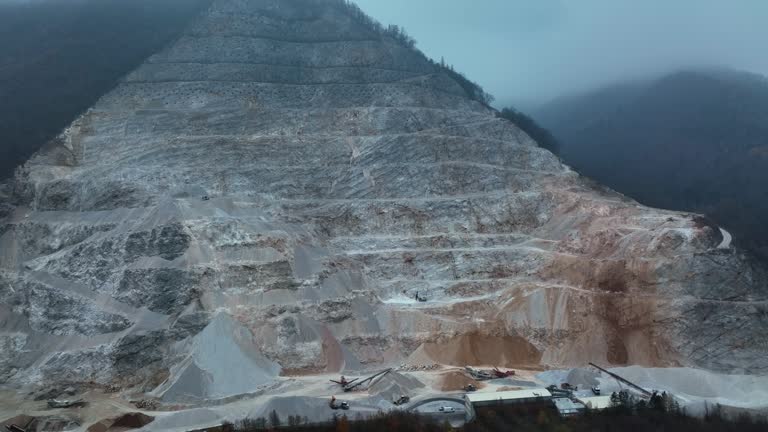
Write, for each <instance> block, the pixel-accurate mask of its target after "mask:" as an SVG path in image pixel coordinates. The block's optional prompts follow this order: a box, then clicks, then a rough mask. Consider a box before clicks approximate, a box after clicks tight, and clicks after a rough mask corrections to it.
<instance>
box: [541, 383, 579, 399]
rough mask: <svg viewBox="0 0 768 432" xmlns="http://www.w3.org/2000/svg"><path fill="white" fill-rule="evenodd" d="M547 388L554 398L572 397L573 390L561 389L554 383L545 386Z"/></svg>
mask: <svg viewBox="0 0 768 432" xmlns="http://www.w3.org/2000/svg"><path fill="white" fill-rule="evenodd" d="M547 390H549V393H551V394H552V397H555V398H566V399H570V398H572V397H573V391H572V390H563V389H561V388H558V387H557V386H556V385H554V384H552V385H551V386H549V387H547Z"/></svg>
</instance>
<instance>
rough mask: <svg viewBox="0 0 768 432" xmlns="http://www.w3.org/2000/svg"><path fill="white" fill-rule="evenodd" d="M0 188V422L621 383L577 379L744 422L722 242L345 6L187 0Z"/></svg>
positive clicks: (305, 407) (315, 0) (252, 413)
mask: <svg viewBox="0 0 768 432" xmlns="http://www.w3.org/2000/svg"><path fill="white" fill-rule="evenodd" d="M4 187H5V189H4V190H7V191H8V192H7V194H8V197H7V202H9V203H11V204H12V206H11V207H10V209H9V210H8V211H7V212H4V213H2V214H0V215H2V216H0V251H1V252H0V348H2V349H0V401H1V402H2V403H0V421H4V420H5V419H9V420H8V421H11V423H14V424H17V425H18V424H21V423H23V422H24V421H25V419H24V418H20V417H18V416H30V417H32V418H36V419H37V420H35V421H37V423H35V425H34V427H35V428H36V429H35V430H89V431H92V432H95V431H97V430H99V431H102V430H103V431H107V430H124V429H119V428H121V427H127V426H121V424H122V423H121V422H126V424H130V425H132V426H131V428H134V429H141V430H148V431H150V430H151V431H189V430H204V429H205V428H209V427H216V426H220V425H221V424H222V423H223V422H225V421H230V422H234V421H238V420H241V419H244V418H259V417H262V418H267V417H269V415H270V413H272V412H273V411H274V412H276V413H277V414H278V415H279V416H280V417H281V418H283V419H287V418H288V417H292V416H301V420H302V421H303V422H325V421H329V419H331V418H333V416H334V414H337V415H340V413H341V412H343V413H344V415H347V416H349V417H350V418H354V417H355V416H357V415H360V416H365V415H373V414H376V413H378V412H386V411H389V410H394V409H405V410H421V411H423V412H425V413H426V414H428V415H436V416H444V417H443V418H446V419H449V421H450V422H451V423H452V424H453V423H456V424H459V423H461V422H463V421H466V420H467V419H468V417H467V409H466V404H465V403H464V401H466V400H467V399H466V397H465V395H466V394H468V393H475V392H476V393H477V394H484V393H505V392H515V391H532V392H535V391H537V390H535V389H542V388H546V387H548V386H552V385H555V386H561V385H562V384H563V383H570V384H573V385H576V386H580V387H581V390H580V391H582V392H583V391H585V390H587V392H586V393H582V394H575V395H573V398H574V399H578V398H579V397H584V398H586V397H590V395H589V394H588V393H589V391H588V390H589V389H590V388H592V387H596V386H599V387H600V389H601V391H602V394H603V395H606V394H607V395H610V394H611V393H612V392H614V391H620V390H622V389H624V387H622V386H621V385H620V384H619V382H618V381H616V380H615V379H613V378H611V377H610V376H609V375H606V374H604V373H601V372H599V371H597V370H595V369H594V368H590V367H589V366H588V365H589V363H590V362H593V363H595V364H599V365H602V366H603V367H605V368H607V369H608V370H610V371H612V372H613V373H616V374H619V375H621V376H623V377H625V378H627V379H628V380H631V381H632V382H634V383H636V384H637V385H638V386H640V387H642V388H644V389H647V390H648V391H652V390H658V391H665V392H669V393H671V394H673V395H675V397H676V398H677V399H678V400H679V401H680V403H681V404H682V405H683V406H684V407H686V409H688V410H690V411H689V412H691V413H692V414H696V413H698V412H701V411H702V410H703V409H705V407H706V406H707V405H708V404H710V405H712V404H721V405H723V406H728V407H732V408H734V409H739V410H748V411H750V412H752V411H753V412H757V413H759V412H763V413H764V412H765V411H764V410H765V409H766V407H768V394H766V393H768V377H767V376H766V373H767V372H768V355H766V354H768V272H766V269H765V268H764V267H762V266H761V265H760V264H758V263H756V262H755V261H754V260H752V259H751V258H750V257H749V256H748V255H746V254H744V253H743V252H742V251H741V250H740V249H739V248H738V245H737V244H733V243H732V242H731V239H730V235H729V234H728V233H727V231H725V230H724V229H722V228H721V227H719V226H717V225H716V224H714V223H712V222H711V221H709V220H708V219H706V218H705V217H703V216H701V215H696V214H688V213H681V212H674V211H667V210H659V209H653V208H649V207H645V206H643V205H641V204H639V203H637V202H635V201H633V200H631V199H629V198H627V197H625V196H622V195H620V194H618V193H616V192H614V191H611V190H609V189H607V188H604V187H601V186H600V185H598V184H595V183H594V182H592V181H590V180H589V179H586V178H584V177H582V176H580V175H579V174H578V173H576V172H574V171H573V170H571V169H570V168H569V167H568V166H566V165H564V164H562V163H561V161H560V160H559V159H558V158H557V157H556V156H555V155H554V154H552V153H550V152H549V151H547V150H545V149H542V148H540V147H539V146H538V145H537V144H536V142H534V141H533V140H532V139H531V138H530V137H529V136H528V135H527V134H525V133H524V132H523V131H522V130H521V129H519V128H518V127H517V126H516V125H515V124H513V123H511V122H509V121H507V120H505V119H502V118H499V117H498V116H497V115H496V113H495V111H494V110H493V109H492V108H491V107H489V106H488V104H487V100H485V99H484V96H483V95H482V94H479V93H478V92H477V91H476V89H474V88H473V87H472V86H471V82H469V84H468V81H467V80H466V78H463V76H460V75H457V73H456V72H455V71H453V70H452V69H449V68H447V67H446V66H444V65H442V64H439V63H436V62H434V61H431V60H429V59H428V58H426V57H425V56H424V55H423V54H422V53H421V52H419V51H418V50H416V49H415V48H414V47H413V46H412V44H410V43H408V41H407V40H406V39H404V38H403V37H402V35H401V33H398V32H397V31H393V30H392V29H391V28H389V29H387V28H383V27H381V26H380V25H378V24H377V23H375V22H373V21H371V20H370V19H369V18H367V17H365V16H364V15H363V14H362V13H361V12H360V11H359V9H357V8H356V7H354V5H351V4H349V3H347V2H344V1H336V0H215V1H213V2H212V5H211V7H210V9H209V10H208V11H207V12H205V13H204V14H203V15H202V16H200V17H199V18H198V19H196V20H195V21H194V22H193V23H191V25H190V27H189V28H188V29H187V30H186V31H185V32H184V34H182V35H181V36H180V37H179V38H178V39H177V40H176V41H175V42H174V43H172V44H171V45H169V46H168V47H166V48H165V49H164V50H163V51H161V52H158V53H156V54H155V55H153V56H152V57H150V58H148V59H147V60H146V61H145V63H144V64H142V65H141V66H140V67H139V68H138V69H137V70H135V71H133V72H132V73H130V74H129V75H127V76H126V77H125V78H124V79H123V81H122V82H121V84H120V85H119V86H118V87H117V88H115V89H114V90H113V91H111V92H110V93H108V94H106V95H104V96H103V97H102V98H101V99H100V100H99V101H98V102H97V103H96V104H95V105H94V106H93V107H92V108H91V109H90V110H88V111H87V112H85V113H84V114H83V115H82V116H81V117H80V118H79V119H78V120H77V121H75V122H74V123H73V124H72V125H70V127H68V128H67V129H66V130H65V131H63V132H62V134H61V135H60V136H59V137H58V138H57V139H56V140H54V141H53V142H51V143H50V144H49V145H48V146H46V148H44V149H43V150H41V151H40V152H38V154H36V155H35V156H34V157H33V158H32V159H31V160H30V161H29V162H28V163H27V164H26V165H24V166H23V167H21V168H20V169H19V170H18V171H17V175H16V177H15V178H14V179H13V181H12V182H10V183H8V184H7V185H5V186H4ZM467 366H469V367H471V368H474V369H483V370H487V371H491V372H488V373H491V374H492V373H494V372H492V371H493V368H498V369H497V370H499V371H514V372H515V374H514V375H510V376H505V377H496V376H494V377H491V379H488V380H478V379H476V378H477V377H476V376H474V375H473V374H472V373H470V372H468V370H467V369H465V368H466V367H467ZM474 369H473V370H474ZM385 371H386V373H383V374H382V375H379V376H376V377H375V379H371V380H368V381H365V379H366V378H368V377H371V376H373V375H375V374H378V373H381V372H385ZM342 375H343V376H344V379H341V376H342ZM355 378H356V379H357V380H359V381H365V384H364V385H360V386H358V387H356V388H354V389H353V391H349V392H345V391H344V386H343V385H341V384H339V383H337V382H334V381H340V382H344V381H345V380H347V379H355ZM470 385H471V386H473V387H475V390H474V391H471V390H468V386H470ZM531 389H534V390H531ZM403 396H407V398H408V399H409V401H408V402H406V403H401V404H395V403H394V402H399V401H400V399H401V398H402V397H403ZM592 396H595V395H592ZM331 398H336V399H334V403H338V404H339V405H338V409H334V408H333V407H332V405H334V403H331V402H330V401H331V400H332V399H331ZM49 401H58V402H57V403H62V404H63V405H57V404H56V403H55V404H54V405H55V406H53V407H52V406H50V405H49V404H48V402H49ZM77 401H82V402H83V403H84V405H78V406H76V407H75V406H69V404H70V403H73V402H77ZM342 402H346V403H347V404H348V409H344V408H342V407H341V403H342ZM585 405H586V404H585ZM58 406H64V407H58ZM451 407H452V409H453V411H451V410H450V409H448V408H451ZM441 408H442V409H443V410H442V411H440V409H441ZM127 414H130V415H133V417H129V418H123V417H120V416H123V415H127ZM138 414H141V416H145V417H141V416H138ZM149 418H151V421H150V419H149ZM14 419H15V420H14ZM26 420H29V421H28V424H31V422H32V420H30V419H26ZM8 421H6V423H7V424H8V425H10V423H8ZM148 421H149V422H148ZM46 422H47V423H46ZM147 422H148V423H147ZM20 427H21V426H20Z"/></svg>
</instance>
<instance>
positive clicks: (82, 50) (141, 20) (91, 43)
mask: <svg viewBox="0 0 768 432" xmlns="http://www.w3.org/2000/svg"><path fill="white" fill-rule="evenodd" d="M208 4H210V0H162V1H158V0H55V1H54V0H51V1H36V2H24V3H22V2H10V3H9V2H5V3H3V2H0V41H2V43H0V179H3V178H7V177H10V176H11V175H12V174H13V170H14V168H15V167H16V166H18V165H19V164H21V163H23V162H24V161H26V160H27V159H28V158H29V156H30V155H32V153H34V152H35V151H37V150H38V149H39V148H40V147H41V146H42V145H43V144H44V143H45V142H47V141H48V140H50V139H51V138H53V137H54V136H56V135H57V134H58V133H59V132H61V130H62V129H63V128H64V127H66V126H67V125H69V124H70V123H71V122H72V121H73V120H74V119H75V118H76V117H77V116H78V115H79V114H80V113H81V112H83V111H85V110H86V109H87V108H88V107H89V106H91V105H93V104H94V103H95V102H96V100H97V99H98V98H99V97H100V96H101V95H103V94H104V93H106V92H108V91H109V90H111V89H112V88H113V87H114V86H115V85H117V82H118V80H119V79H120V78H121V77H122V76H123V75H125V74H126V73H128V72H129V71H131V70H132V69H133V68H135V67H136V66H138V65H139V64H140V63H141V62H142V60H144V59H145V58H146V57H147V56H149V55H150V54H152V53H154V52H156V51H158V50H159V49H160V48H162V47H163V46H164V45H165V44H167V43H169V42H170V41H171V40H173V38H174V37H175V36H176V35H178V33H179V32H180V31H181V29H182V28H184V26H185V25H186V24H187V23H188V22H189V20H190V19H191V18H192V17H194V16H196V15H197V14H198V13H199V12H200V11H201V10H202V8H203V7H205V6H207V5H208Z"/></svg>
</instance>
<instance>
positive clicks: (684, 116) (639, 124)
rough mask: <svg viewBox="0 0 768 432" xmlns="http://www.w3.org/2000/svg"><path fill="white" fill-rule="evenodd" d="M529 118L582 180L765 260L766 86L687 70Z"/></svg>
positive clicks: (747, 77) (742, 77)
mask: <svg viewBox="0 0 768 432" xmlns="http://www.w3.org/2000/svg"><path fill="white" fill-rule="evenodd" d="M533 117H534V118H535V119H536V120H537V121H539V122H540V123H541V124H542V125H544V126H545V127H547V128H548V129H549V130H551V131H552V132H553V134H554V135H555V137H556V138H557V139H558V140H559V141H560V143H561V155H562V157H563V158H564V159H565V161H566V162H567V163H569V164H570V165H572V166H573V167H575V168H576V169H578V170H579V171H581V172H582V173H584V174H586V175H588V176H590V177H593V178H595V179H596V180H598V181H600V182H602V183H605V184H607V185H609V186H611V187H613V188H614V189H616V190H618V191H620V192H622V193H625V194H627V195H629V196H631V197H633V198H636V199H638V200H639V201H641V202H642V203H644V204H648V205H652V206H658V207H664V208H670V209H681V210H690V211H695V212H703V213H706V214H707V215H709V216H711V217H712V218H714V219H715V220H716V221H717V222H718V223H719V224H721V225H723V226H725V227H727V228H728V229H730V230H731V231H732V232H733V234H734V236H735V237H736V241H737V243H738V244H739V245H741V246H746V247H749V248H751V249H753V250H754V251H756V252H758V253H759V254H760V255H762V257H763V258H768V223H766V221H768V79H766V78H765V77H762V76H759V75H754V74H749V73H745V72H738V71H732V70H723V69H697V70H687V71H681V72H678V73H674V74H671V75H668V76H664V77H662V78H659V79H655V80H649V81H645V82H634V83H625V84H621V85H614V86H611V87H607V88H603V89H599V90H596V91H593V92H589V93H585V94H581V95H578V96H573V97H568V98H562V99H559V100H556V101H554V102H552V103H549V104H547V105H546V106H544V107H542V108H540V109H538V110H537V111H536V112H534V113H533Z"/></svg>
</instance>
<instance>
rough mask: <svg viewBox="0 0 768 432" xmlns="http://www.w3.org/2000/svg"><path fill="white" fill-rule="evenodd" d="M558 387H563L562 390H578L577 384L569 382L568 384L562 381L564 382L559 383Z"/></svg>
mask: <svg viewBox="0 0 768 432" xmlns="http://www.w3.org/2000/svg"><path fill="white" fill-rule="evenodd" d="M560 388H561V389H563V390H568V391H578V390H579V386H575V385H571V384H569V383H567V382H564V383H562V384H560Z"/></svg>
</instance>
